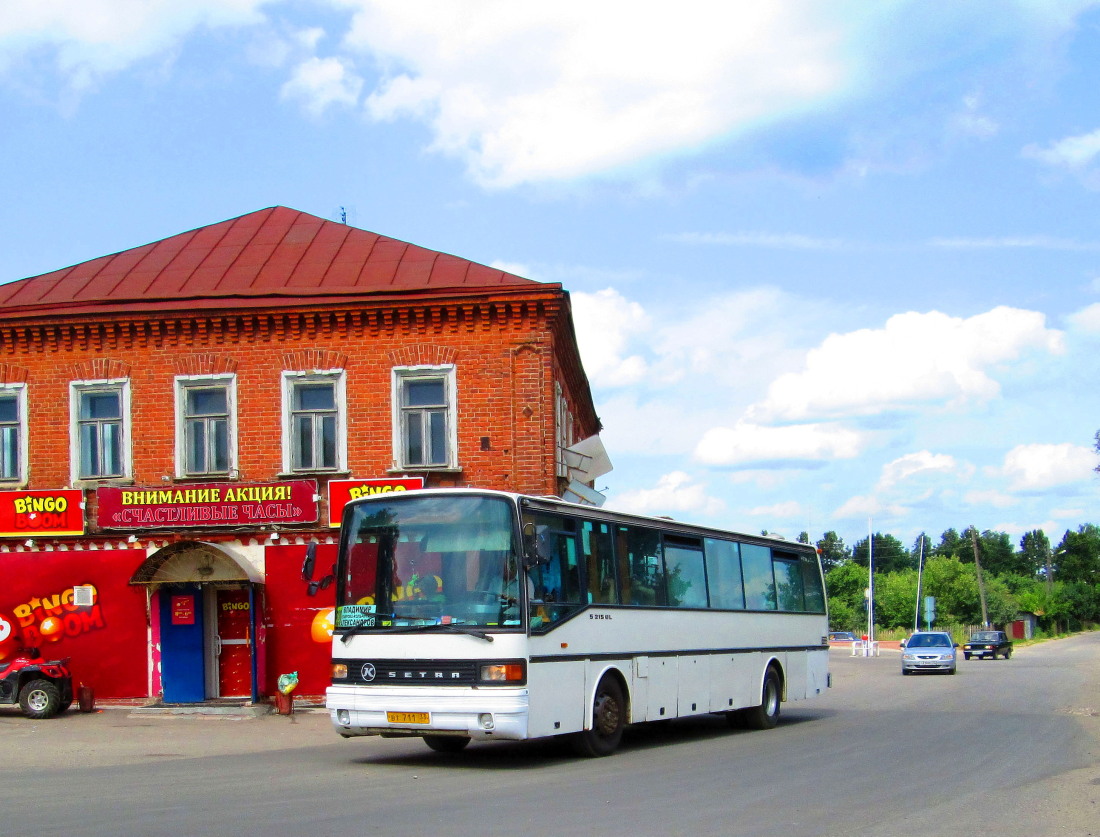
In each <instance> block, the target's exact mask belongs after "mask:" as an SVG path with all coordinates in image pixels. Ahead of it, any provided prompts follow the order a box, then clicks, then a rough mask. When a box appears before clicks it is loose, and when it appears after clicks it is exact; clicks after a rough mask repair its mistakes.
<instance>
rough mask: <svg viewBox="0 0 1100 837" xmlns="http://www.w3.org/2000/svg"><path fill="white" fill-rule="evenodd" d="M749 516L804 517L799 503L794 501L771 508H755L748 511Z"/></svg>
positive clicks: (803, 511)
mask: <svg viewBox="0 0 1100 837" xmlns="http://www.w3.org/2000/svg"><path fill="white" fill-rule="evenodd" d="M749 514H751V515H752V516H753V517H768V518H792V517H803V516H805V510H804V509H803V508H802V505H801V503H798V502H797V501H795V500H787V501H785V502H782V503H776V504H775V505H772V506H756V507H755V508H752V509H749Z"/></svg>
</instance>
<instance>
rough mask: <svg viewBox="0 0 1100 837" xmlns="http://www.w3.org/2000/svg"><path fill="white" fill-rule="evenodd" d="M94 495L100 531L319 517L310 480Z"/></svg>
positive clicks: (103, 490)
mask: <svg viewBox="0 0 1100 837" xmlns="http://www.w3.org/2000/svg"><path fill="white" fill-rule="evenodd" d="M96 497H97V498H98V500H99V510H98V512H97V515H96V522H97V523H98V524H99V525H100V526H101V527H102V528H104V529H150V528H156V527H173V528H174V527H179V526H202V527H207V526H263V525H270V524H273V523H316V522H317V515H318V513H319V511H318V508H319V506H318V499H319V497H318V495H317V483H316V482H314V481H312V480H293V481H290V482H277V483H264V484H262V485H247V484H245V485H241V484H238V483H220V484H219V483H203V484H202V485H189V486H174V487H172V488H118V487H115V486H102V487H100V488H97V489H96Z"/></svg>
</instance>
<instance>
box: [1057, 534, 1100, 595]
mask: <svg viewBox="0 0 1100 837" xmlns="http://www.w3.org/2000/svg"><path fill="white" fill-rule="evenodd" d="M1054 564H1055V567H1054V577H1055V578H1056V579H1058V580H1060V581H1066V582H1081V583H1084V584H1097V583H1100V527H1098V526H1095V525H1094V524H1092V523H1086V524H1084V525H1083V526H1080V527H1078V529H1077V531H1076V532H1071V531H1069V530H1068V529H1067V530H1066V534H1065V535H1064V536H1063V537H1062V542H1061V543H1060V544H1058V547H1057V548H1056V549H1055V550H1054Z"/></svg>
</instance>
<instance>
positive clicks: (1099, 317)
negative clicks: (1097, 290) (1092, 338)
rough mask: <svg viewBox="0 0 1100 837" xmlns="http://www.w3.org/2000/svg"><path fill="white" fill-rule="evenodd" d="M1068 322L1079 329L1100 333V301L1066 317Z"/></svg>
mask: <svg viewBox="0 0 1100 837" xmlns="http://www.w3.org/2000/svg"><path fill="white" fill-rule="evenodd" d="M1066 320H1067V322H1068V323H1069V324H1070V325H1071V326H1072V327H1073V328H1075V329H1077V330H1078V331H1083V332H1086V333H1089V334H1100V302H1094V303H1093V304H1092V305H1089V306H1088V307H1086V308H1082V309H1081V310H1080V311H1077V312H1075V313H1073V314H1070V315H1069V316H1068V317H1066Z"/></svg>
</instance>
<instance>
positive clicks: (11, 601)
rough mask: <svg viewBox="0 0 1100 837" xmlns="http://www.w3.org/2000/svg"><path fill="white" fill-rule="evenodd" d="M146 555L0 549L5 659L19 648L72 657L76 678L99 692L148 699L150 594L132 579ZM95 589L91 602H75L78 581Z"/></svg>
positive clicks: (0, 631)
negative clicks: (92, 602) (5, 550)
mask: <svg viewBox="0 0 1100 837" xmlns="http://www.w3.org/2000/svg"><path fill="white" fill-rule="evenodd" d="M144 557H145V554H144V552H140V551H138V550H128V549H119V550H102V551H95V552H90V551H88V552H85V551H81V552H39V553H34V554H30V553H25V552H23V553H14V552H8V553H0V579H3V584H0V637H2V639H0V663H2V662H5V661H6V660H9V659H11V658H12V657H14V656H15V654H16V652H17V651H18V650H19V648H20V647H21V646H36V647H38V648H39V649H40V650H41V652H42V655H43V656H44V657H47V658H49V659H57V658H63V657H71V658H72V660H71V667H72V672H73V680H74V683H75V684H76V685H79V684H81V683H84V684H87V685H89V686H91V687H92V688H93V689H95V691H96V694H97V695H102V696H105V697H107V696H109V697H114V698H133V697H144V696H145V695H146V694H147V689H148V686H147V683H148V646H147V631H146V616H145V613H146V611H145V606H146V596H145V589H144V588H142V587H135V586H130V585H129V584H128V582H129V580H130V577H131V575H132V574H133V572H134V570H135V569H136V568H137V566H138V565H139V564H140V563H141V560H142V559H143V558H144ZM87 584H90V585H92V586H94V587H95V588H96V596H95V603H94V604H93V605H92V606H91V607H76V606H75V605H73V603H72V589H73V586H74V585H87Z"/></svg>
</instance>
